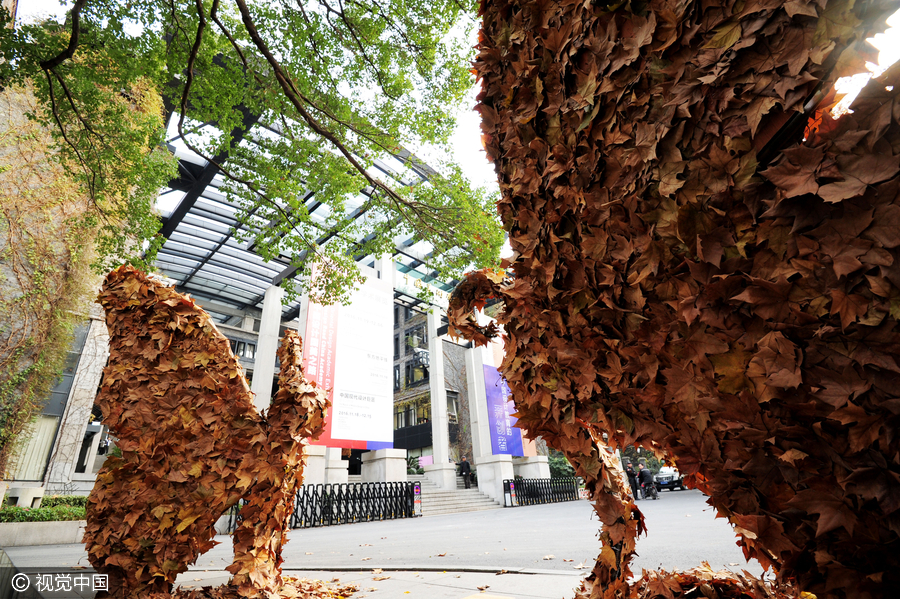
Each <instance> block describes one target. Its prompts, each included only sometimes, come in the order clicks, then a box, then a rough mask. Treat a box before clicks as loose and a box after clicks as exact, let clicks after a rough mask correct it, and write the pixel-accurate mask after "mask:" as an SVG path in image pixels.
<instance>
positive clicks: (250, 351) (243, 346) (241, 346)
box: [231, 339, 256, 360]
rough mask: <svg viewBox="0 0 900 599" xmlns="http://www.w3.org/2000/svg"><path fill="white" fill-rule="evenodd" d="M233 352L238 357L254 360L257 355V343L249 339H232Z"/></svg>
mask: <svg viewBox="0 0 900 599" xmlns="http://www.w3.org/2000/svg"><path fill="white" fill-rule="evenodd" d="M231 353H233V354H234V355H235V356H236V357H238V358H246V359H247V360H253V359H254V358H255V357H256V344H255V343H250V342H248V341H238V340H236V339H231Z"/></svg>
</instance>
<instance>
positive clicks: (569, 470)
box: [549, 449, 575, 478]
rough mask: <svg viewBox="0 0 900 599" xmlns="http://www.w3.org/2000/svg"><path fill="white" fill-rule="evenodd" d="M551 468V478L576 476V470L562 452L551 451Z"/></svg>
mask: <svg viewBox="0 0 900 599" xmlns="http://www.w3.org/2000/svg"><path fill="white" fill-rule="evenodd" d="M549 466H550V478H571V477H573V476H575V469H574V468H573V467H572V465H571V464H570V463H569V460H567V459H566V456H565V455H564V454H563V453H562V452H561V451H557V450H555V449H551V450H550V459H549Z"/></svg>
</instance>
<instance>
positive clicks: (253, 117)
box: [160, 106, 260, 239]
mask: <svg viewBox="0 0 900 599" xmlns="http://www.w3.org/2000/svg"><path fill="white" fill-rule="evenodd" d="M237 109H238V110H239V111H240V112H241V115H242V116H243V119H242V121H241V126H240V127H235V128H234V129H233V130H232V131H231V144H230V147H229V149H230V148H231V147H234V146H236V145H237V144H239V143H240V142H241V139H243V137H244V135H245V134H246V133H247V131H249V130H250V128H251V127H252V126H253V125H255V124H256V122H257V121H259V116H260V115H258V114H253V113H251V112H250V110H248V109H247V108H246V107H244V106H239V107H237ZM226 158H228V151H227V150H225V151H222V152H219V153H218V154H216V155H215V156H213V159H212V162H209V163H207V165H206V166H204V167H203V170H202V171H201V172H200V175H199V176H198V177H197V178H196V179H194V181H193V183H192V184H191V187H190V189H188V190H187V193H185V194H184V197H183V198H181V202H180V203H179V204H178V207H177V208H175V210H173V211H172V214H171V215H170V216H169V218H168V219H167V220H166V223H165V224H164V225H163V227H162V230H160V234H161V235H162V236H163V237H165V238H166V239H168V238H169V236H170V235H171V234H172V233H173V232H174V231H175V228H176V227H177V226H178V225H179V224H180V223H181V221H182V219H183V218H184V217H185V216H186V215H187V213H188V211H189V210H190V209H191V208H192V207H193V206H194V204H195V203H196V202H197V198H199V197H200V194H201V193H203V190H204V189H206V186H207V185H209V184H210V183H211V182H212V180H213V177H215V176H216V174H218V172H219V168H218V167H217V166H216V165H215V164H214V163H216V164H218V163H221V162H223V161H224V160H225V159H226ZM170 187H171V185H170Z"/></svg>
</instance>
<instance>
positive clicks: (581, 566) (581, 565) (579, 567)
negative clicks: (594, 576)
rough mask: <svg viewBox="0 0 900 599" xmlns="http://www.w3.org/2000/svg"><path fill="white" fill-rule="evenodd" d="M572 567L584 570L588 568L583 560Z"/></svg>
mask: <svg viewBox="0 0 900 599" xmlns="http://www.w3.org/2000/svg"><path fill="white" fill-rule="evenodd" d="M572 567H573V568H575V569H576V570H584V569H585V568H587V566H585V565H584V562H581V563H580V564H578V565H577V566H572Z"/></svg>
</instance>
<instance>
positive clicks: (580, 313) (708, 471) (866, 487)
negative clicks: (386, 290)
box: [451, 0, 900, 598]
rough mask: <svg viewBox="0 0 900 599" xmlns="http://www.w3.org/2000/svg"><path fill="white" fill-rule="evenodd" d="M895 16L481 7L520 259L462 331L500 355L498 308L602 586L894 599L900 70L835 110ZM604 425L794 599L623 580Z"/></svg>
mask: <svg viewBox="0 0 900 599" xmlns="http://www.w3.org/2000/svg"><path fill="white" fill-rule="evenodd" d="M889 9H892V7H891V6H890V4H889V3H886V2H878V1H877V0H876V1H873V2H868V3H863V2H854V1H853V0H812V1H806V0H790V1H784V0H724V1H722V2H700V1H696V0H650V1H648V2H626V3H616V4H615V5H607V4H606V3H604V2H576V1H573V0H564V1H561V2H551V1H549V0H521V1H510V0H484V1H483V2H482V6H481V11H482V16H483V28H482V32H481V35H480V43H479V54H478V58H477V61H476V64H475V69H476V72H477V74H478V76H479V77H480V78H481V80H482V91H481V94H480V96H479V100H480V104H479V106H478V107H477V109H478V110H479V111H480V113H481V116H482V129H483V132H484V135H483V139H484V142H485V147H486V149H487V152H488V156H489V157H490V158H491V159H492V160H493V161H494V162H495V167H496V171H497V174H498V178H499V182H500V189H501V192H502V198H501V200H500V202H499V205H498V207H499V211H500V215H501V218H502V220H503V222H504V225H505V227H506V229H507V230H508V231H509V234H510V243H511V245H512V248H513V250H514V252H515V254H514V256H513V258H512V259H511V260H510V266H511V270H512V275H511V276H510V277H509V278H508V279H506V280H500V278H499V277H498V276H497V273H495V272H482V273H476V274H474V275H472V276H471V277H470V278H469V279H468V280H467V281H466V282H464V283H463V284H462V285H461V286H460V287H459V288H458V290H457V292H456V293H455V295H454V297H453V300H452V302H451V319H452V321H453V323H454V324H455V326H456V327H457V329H458V330H460V331H461V332H462V333H463V334H465V335H467V336H469V337H471V338H474V339H476V340H478V341H483V340H484V338H486V337H490V336H491V335H492V334H493V333H494V331H492V330H486V329H482V328H479V327H478V326H477V324H476V323H475V322H474V321H473V320H472V319H471V318H470V313H471V310H472V308H474V307H477V306H478V305H479V304H480V303H481V302H483V301H485V300H486V299H487V298H488V297H499V298H500V299H501V300H502V303H503V306H504V308H503V310H502V311H501V313H500V315H499V317H498V320H499V322H500V323H501V324H502V325H503V327H504V331H505V336H506V348H507V351H506V358H505V360H504V362H503V365H502V370H503V373H504V375H505V376H506V378H507V380H508V381H509V384H510V387H511V389H512V392H513V397H514V399H515V401H516V407H517V411H518V414H519V422H520V423H521V426H522V427H523V428H524V429H525V430H526V431H528V433H529V434H530V435H531V436H541V437H543V438H544V439H545V440H546V441H547V442H548V444H550V445H551V446H553V447H556V448H558V449H561V450H562V451H564V452H565V454H566V455H567V457H568V459H569V460H570V461H571V462H572V464H573V465H574V466H575V467H576V469H577V472H578V474H579V475H581V476H584V477H585V479H586V481H587V485H588V487H589V488H590V489H591V492H592V496H593V498H594V500H595V501H596V510H597V513H598V515H599V516H600V520H601V521H602V522H603V532H602V534H603V535H604V539H603V541H604V546H603V550H602V553H601V555H600V557H599V559H598V562H597V565H596V567H595V568H594V571H593V573H592V575H591V576H590V577H589V578H588V580H587V581H586V584H585V587H584V588H583V589H582V592H581V594H582V595H583V596H591V597H610V598H611V597H636V596H640V597H670V598H671V597H680V596H689V595H690V596H693V595H696V594H698V593H701V594H703V595H704V596H706V597H710V598H712V597H736V596H747V597H769V596H777V595H779V594H781V593H787V594H794V593H800V592H804V591H805V592H810V593H814V594H816V596H818V597H820V598H821V597H835V598H844V597H848V598H849V597H854V598H856V597H859V598H878V597H888V596H891V595H892V593H895V592H896V591H895V589H896V588H898V586H900V511H898V510H900V435H898V434H897V432H898V431H897V429H898V424H900V399H898V397H900V395H898V394H900V366H898V360H900V355H898V354H900V331H898V326H897V316H898V315H900V252H898V248H900V233H898V231H900V197H898V196H900V194H898V189H900V68H896V67H895V68H893V69H891V70H889V71H888V72H887V73H886V74H885V75H883V76H882V77H881V78H880V79H879V80H877V81H873V82H872V83H870V85H869V86H868V87H867V88H866V90H865V91H864V92H863V94H862V95H861V96H860V97H859V98H858V99H857V101H856V102H855V104H854V105H853V107H852V110H853V113H852V114H849V115H845V116H843V117H842V118H840V119H838V120H832V119H831V118H830V117H829V115H828V114H827V111H826V110H825V109H826V108H828V106H827V105H826V104H825V103H824V101H823V98H827V97H828V96H827V95H826V92H827V90H828V89H829V88H830V87H831V85H832V83H833V82H834V80H835V79H836V78H837V77H839V76H842V75H846V74H849V73H852V72H853V71H852V70H851V69H854V68H856V67H857V66H858V65H859V63H860V62H861V59H862V58H865V55H864V54H863V53H862V51H861V50H860V48H861V43H860V42H861V40H862V39H864V38H865V37H866V36H869V35H871V34H872V33H873V32H874V31H875V30H876V29H877V28H878V27H880V26H882V25H881V24H882V23H883V20H884V17H885V15H886V11H887V10H889ZM804 136H805V139H804ZM602 433H606V434H607V435H608V441H609V443H610V444H611V445H612V446H614V447H615V446H627V445H631V444H637V445H641V446H643V447H646V448H649V449H652V450H654V451H656V452H658V453H660V454H662V455H666V456H667V457H669V458H670V459H673V460H674V461H675V463H676V465H677V466H678V468H679V469H680V470H681V472H682V473H684V474H686V475H687V477H686V480H687V481H688V484H689V485H690V486H693V487H695V488H699V489H701V490H702V491H703V492H704V493H706V494H707V495H708V496H709V502H710V504H711V505H713V506H714V507H715V508H716V510H717V511H718V513H719V514H720V515H722V516H724V517H727V518H728V519H729V520H730V521H731V523H732V524H733V525H734V526H735V530H736V532H737V533H738V535H739V544H740V545H741V546H742V548H743V550H744V553H745V555H746V556H747V557H748V558H751V557H753V558H757V559H758V560H759V561H760V562H761V563H762V564H763V565H764V566H767V567H769V566H771V567H774V569H775V570H776V571H777V575H778V576H777V583H778V586H777V588H775V587H770V586H768V585H765V584H762V583H761V582H759V581H754V580H751V579H750V578H746V577H743V578H742V577H737V576H733V575H725V574H722V573H710V572H709V571H708V568H707V569H706V570H704V569H702V568H701V569H698V570H696V571H692V572H691V573H685V574H678V575H665V576H664V575H662V574H660V575H656V574H647V575H645V577H643V578H642V579H641V580H640V581H639V582H638V583H636V584H635V585H632V586H629V584H628V582H627V575H625V573H626V572H627V570H626V568H627V561H628V559H629V557H630V556H629V555H628V553H629V552H630V550H631V546H630V545H629V540H628V539H629V538H630V536H629V535H630V534H631V533H630V532H629V531H630V530H631V529H630V528H628V527H631V526H634V525H635V523H634V521H635V519H636V518H639V516H638V515H637V514H638V512H637V511H636V510H635V509H634V508H633V507H631V506H630V505H629V502H630V500H628V499H626V498H625V497H626V495H624V494H623V491H622V490H621V489H618V490H617V488H616V485H615V484H613V483H610V482H609V473H610V472H611V471H612V469H611V467H610V466H609V465H608V462H607V460H606V459H605V458H604V454H603V450H602V449H600V447H599V445H600V443H599V436H600V435H601V434H602ZM610 493H612V495H610ZM623 527H624V528H625V532H624V533H623V532H622V529H623ZM637 529H640V524H639V523H638V524H637ZM617 543H624V544H623V545H621V546H617ZM691 594H693V595H691Z"/></svg>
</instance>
